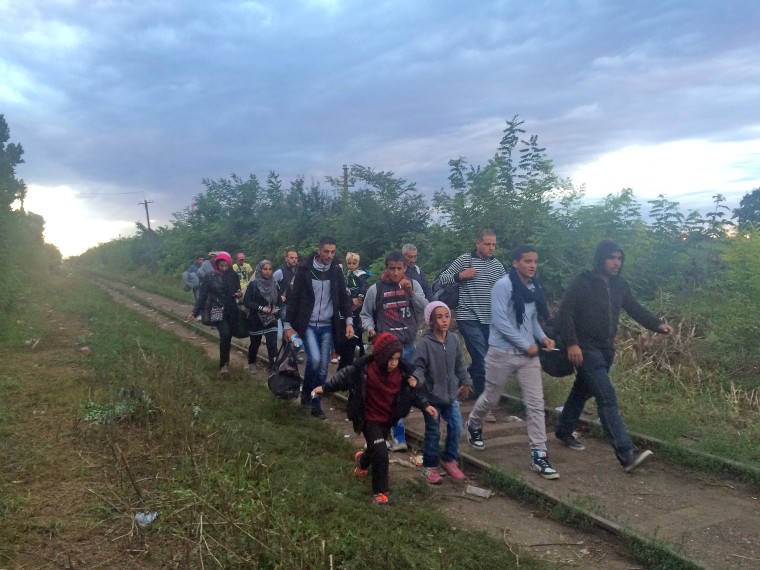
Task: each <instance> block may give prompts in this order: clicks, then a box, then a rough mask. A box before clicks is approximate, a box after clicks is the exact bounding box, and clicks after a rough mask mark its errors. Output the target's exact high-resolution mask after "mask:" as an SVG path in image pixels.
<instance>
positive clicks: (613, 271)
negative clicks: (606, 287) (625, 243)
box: [602, 251, 623, 277]
mask: <svg viewBox="0 0 760 570" xmlns="http://www.w3.org/2000/svg"><path fill="white" fill-rule="evenodd" d="M622 267H623V253H622V252H620V251H615V252H613V253H612V255H610V256H609V257H608V258H607V259H605V260H604V266H603V267H602V271H604V274H605V275H606V276H607V277H617V276H618V274H619V273H620V269H621V268H622Z"/></svg>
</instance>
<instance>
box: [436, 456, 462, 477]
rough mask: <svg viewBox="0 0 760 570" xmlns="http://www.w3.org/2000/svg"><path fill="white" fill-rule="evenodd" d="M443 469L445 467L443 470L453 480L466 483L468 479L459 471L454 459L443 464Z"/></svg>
mask: <svg viewBox="0 0 760 570" xmlns="http://www.w3.org/2000/svg"><path fill="white" fill-rule="evenodd" d="M441 467H443V470H444V471H445V472H446V473H447V474H448V476H449V477H451V478H452V479H456V480H457V481H464V480H465V479H466V478H467V477H465V475H464V473H462V471H461V470H460V469H459V466H458V465H457V462H456V461H454V460H453V459H452V460H451V461H444V462H443V463H441Z"/></svg>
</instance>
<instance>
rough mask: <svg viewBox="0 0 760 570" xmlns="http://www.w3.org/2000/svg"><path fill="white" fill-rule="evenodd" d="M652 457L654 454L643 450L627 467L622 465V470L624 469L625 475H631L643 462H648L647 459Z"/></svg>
mask: <svg viewBox="0 0 760 570" xmlns="http://www.w3.org/2000/svg"><path fill="white" fill-rule="evenodd" d="M653 455H654V453H652V452H651V451H649V450H648V449H645V450H644V451H642V452H641V453H639V454H638V455H634V457H633V459H632V460H631V462H630V463H629V464H628V465H624V466H623V469H625V472H626V473H633V472H634V471H636V469H638V468H639V467H641V465H643V464H644V463H645V462H647V461H649V459H650V458H651V457H652V456H653Z"/></svg>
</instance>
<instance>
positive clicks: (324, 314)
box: [282, 236, 354, 419]
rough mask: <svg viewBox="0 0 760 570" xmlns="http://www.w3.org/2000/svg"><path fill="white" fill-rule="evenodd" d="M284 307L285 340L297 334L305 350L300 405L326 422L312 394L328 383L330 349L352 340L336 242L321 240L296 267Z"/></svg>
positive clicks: (320, 407) (326, 237)
mask: <svg viewBox="0 0 760 570" xmlns="http://www.w3.org/2000/svg"><path fill="white" fill-rule="evenodd" d="M287 305H288V307H287V312H286V316H285V321H284V322H283V324H282V327H283V334H284V335H285V339H286V340H287V341H288V342H290V340H291V337H292V336H293V333H294V332H297V333H298V334H299V335H300V336H301V338H302V339H303V342H304V347H305V349H306V370H305V372H304V381H303V391H302V393H301V405H303V406H305V407H308V406H311V414H312V415H313V416H315V417H317V418H320V419H325V413H324V412H323V411H322V404H321V399H320V398H313V399H312V398H311V391H312V390H313V389H314V388H316V387H317V386H322V385H323V384H324V383H325V380H327V369H328V366H329V365H330V353H331V352H332V351H333V348H334V347H340V346H341V343H342V342H343V341H344V339H347V338H352V337H353V336H354V327H353V322H354V320H353V316H352V314H351V299H350V297H349V296H348V290H347V289H346V279H345V277H343V271H342V270H341V268H340V265H339V264H338V263H336V261H335V239H333V238H331V237H329V236H323V237H322V238H320V240H319V246H318V248H317V252H316V253H314V254H313V255H309V256H308V257H307V258H306V259H305V260H304V262H303V263H301V264H300V265H298V267H296V272H295V277H294V278H293V284H292V285H291V287H290V290H289V292H288V298H287Z"/></svg>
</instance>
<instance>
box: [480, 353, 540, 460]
mask: <svg viewBox="0 0 760 570" xmlns="http://www.w3.org/2000/svg"><path fill="white" fill-rule="evenodd" d="M485 364H486V386H485V390H484V391H483V393H482V394H481V395H480V396H479V397H478V400H477V401H476V402H475V407H474V408H473V409H472V411H471V412H470V417H469V424H470V425H471V426H472V427H473V428H474V429H483V419H484V418H485V417H486V414H487V413H488V412H489V411H491V410H493V409H494V408H495V407H496V406H497V404H498V403H499V399H500V398H501V395H502V394H503V393H504V387H505V386H506V385H507V381H508V380H509V379H510V378H512V377H514V378H516V379H517V384H518V385H519V386H520V393H521V394H522V401H523V404H524V405H525V409H526V410H527V412H526V414H527V417H526V422H527V425H526V427H527V429H528V438H529V439H530V448H531V449H546V421H545V418H544V385H543V382H542V381H541V364H540V362H539V360H538V358H535V357H531V356H527V355H524V354H511V353H508V352H502V351H501V350H497V349H495V348H494V347H492V346H490V347H488V352H487V353H486V360H485Z"/></svg>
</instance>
